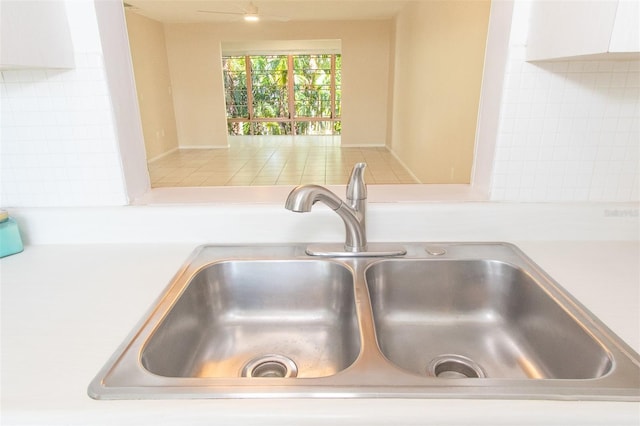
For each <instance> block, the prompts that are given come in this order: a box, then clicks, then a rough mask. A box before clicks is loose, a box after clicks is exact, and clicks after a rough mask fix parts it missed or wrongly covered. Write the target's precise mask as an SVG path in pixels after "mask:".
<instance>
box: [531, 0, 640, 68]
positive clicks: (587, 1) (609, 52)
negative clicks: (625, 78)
mask: <svg viewBox="0 0 640 426" xmlns="http://www.w3.org/2000/svg"><path fill="white" fill-rule="evenodd" d="M530 16H531V20H530V22H529V36H528V40H527V60H528V61H541V60H552V59H638V58H640V53H639V52H640V32H639V30H638V28H639V26H640V0H584V1H577V0H533V1H532V4H531V15H530Z"/></svg>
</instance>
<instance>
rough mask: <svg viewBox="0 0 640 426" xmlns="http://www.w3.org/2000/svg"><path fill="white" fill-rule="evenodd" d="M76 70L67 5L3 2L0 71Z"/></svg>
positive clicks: (45, 1) (45, 0)
mask: <svg viewBox="0 0 640 426" xmlns="http://www.w3.org/2000/svg"><path fill="white" fill-rule="evenodd" d="M73 66H74V54H73V43H72V41H71V33H70V31H69V22H68V20H67V12H66V8H65V3H64V1H59V0H58V1H51V0H29V1H25V0H0V69H21V68H73Z"/></svg>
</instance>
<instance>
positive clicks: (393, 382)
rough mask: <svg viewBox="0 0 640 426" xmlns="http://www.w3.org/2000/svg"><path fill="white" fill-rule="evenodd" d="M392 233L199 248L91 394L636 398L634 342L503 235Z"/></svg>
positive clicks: (639, 377) (638, 380)
mask: <svg viewBox="0 0 640 426" xmlns="http://www.w3.org/2000/svg"><path fill="white" fill-rule="evenodd" d="M402 245H403V246H404V247H405V248H406V251H407V253H406V255H403V256H398V257H339V258H315V257H310V256H308V255H307V254H306V253H305V246H304V245H298V244H291V245H258V246H250V247H249V246H245V247H241V246H203V247H199V248H198V249H196V251H195V252H194V253H193V254H192V256H191V257H190V259H189V260H188V261H187V262H186V264H185V266H184V267H183V268H182V269H181V270H180V271H179V272H178V273H177V275H176V276H175V278H174V279H173V281H172V282H171V283H170V285H169V286H168V287H167V289H166V291H165V293H164V294H163V295H162V296H161V297H160V298H159V299H158V302H157V304H156V305H155V306H154V307H153V308H152V309H151V310H150V312H149V313H148V315H147V316H146V317H145V318H144V320H143V321H142V322H141V324H140V325H139V326H138V327H137V328H136V329H134V330H133V332H132V333H131V335H130V336H129V338H128V339H127V340H126V341H125V342H124V343H123V344H122V346H121V347H120V348H119V349H118V350H117V351H116V353H115V354H114V355H113V356H112V357H111V359H110V360H109V361H108V362H107V364H106V365H105V366H104V368H103V369H102V370H101V371H100V372H99V373H98V375H97V376H96V378H95V379H94V380H93V382H92V383H91V384H90V386H89V395H90V396H92V397H93V398H98V399H139V398H236V397H339V398H349V397H363V398H379V397H402V398H504V399H517V398H527V399H575V400H621V401H624V400H627V401H628V400H631V401H637V400H640V390H639V389H640V357H639V356H638V354H637V353H635V352H634V351H633V350H632V349H631V348H629V347H628V346H627V345H626V344H625V343H624V342H622V341H621V340H620V339H619V338H618V337H617V336H615V335H614V334H613V333H612V332H611V331H610V330H609V329H607V328H606V326H604V325H603V324H602V323H601V322H600V321H599V320H598V319H597V318H595V317H594V316H593V314H591V313H589V312H588V311H587V310H586V309H585V308H584V307H583V306H582V305H580V303H579V302H577V301H576V300H575V299H574V298H572V297H571V296H570V295H569V294H567V292H566V291H565V290H563V289H562V288H561V287H560V286H559V285H558V284H557V283H556V282H554V281H553V280H552V279H551V278H550V277H549V276H547V275H546V274H545V273H544V272H543V271H542V270H541V269H540V268H539V267H538V266H537V265H535V264H534V263H533V262H532V261H531V260H530V259H529V258H527V257H526V256H525V255H524V254H523V253H522V252H521V251H520V250H518V249H517V248H516V247H514V246H512V245H509V244H504V243H438V244H427V243H409V244H402Z"/></svg>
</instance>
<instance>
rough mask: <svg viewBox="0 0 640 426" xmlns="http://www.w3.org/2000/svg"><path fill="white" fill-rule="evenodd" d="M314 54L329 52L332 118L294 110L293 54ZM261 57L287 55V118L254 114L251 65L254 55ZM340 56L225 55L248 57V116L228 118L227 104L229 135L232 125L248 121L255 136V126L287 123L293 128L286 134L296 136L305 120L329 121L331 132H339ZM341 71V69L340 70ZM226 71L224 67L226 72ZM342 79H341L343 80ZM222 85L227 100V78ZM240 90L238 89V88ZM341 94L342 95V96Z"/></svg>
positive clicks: (245, 58)
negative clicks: (300, 113) (338, 67)
mask: <svg viewBox="0 0 640 426" xmlns="http://www.w3.org/2000/svg"><path fill="white" fill-rule="evenodd" d="M312 55H327V56H330V66H331V69H330V86H329V90H330V113H329V117H324V116H317V117H310V116H298V115H297V113H296V109H295V79H294V57H296V56H312ZM259 56H287V91H288V100H287V101H288V117H257V116H256V114H255V108H254V93H253V74H254V73H253V69H252V67H251V58H252V57H259ZM338 56H341V54H339V53H320V54H312V53H300V54H287V55H278V54H263V55H223V56H222V60H223V61H224V60H225V58H244V60H245V72H246V90H247V104H248V105H247V117H229V115H228V109H227V105H225V110H227V129H228V132H229V133H228V134H229V135H234V133H231V129H232V126H233V124H236V123H237V125H240V126H244V124H245V123H248V124H249V126H248V127H249V133H248V134H249V135H252V136H253V135H255V134H256V132H255V125H256V124H258V123H284V124H287V123H288V124H289V126H288V128H289V129H290V133H286V134H287V135H292V136H295V135H296V134H299V133H298V132H297V127H298V126H297V124H299V123H304V122H328V123H330V128H331V133H330V134H331V135H339V134H340V131H339V130H337V129H338V128H340V127H341V126H336V124H339V123H340V122H341V121H342V117H341V114H339V113H338V111H341V110H342V108H338V102H339V100H338V97H337V95H336V93H337V90H341V89H342V85H341V84H337V82H336V69H337V67H336V65H337V60H336V58H337V57H338ZM339 71H340V72H342V70H341V69H340V70H339ZM225 72H226V71H224V69H223V74H224V73H225ZM340 80H342V79H340ZM223 85H224V91H225V103H226V99H227V86H226V77H225V78H223ZM236 90H237V89H236ZM341 97H342V94H341V95H340V98H341Z"/></svg>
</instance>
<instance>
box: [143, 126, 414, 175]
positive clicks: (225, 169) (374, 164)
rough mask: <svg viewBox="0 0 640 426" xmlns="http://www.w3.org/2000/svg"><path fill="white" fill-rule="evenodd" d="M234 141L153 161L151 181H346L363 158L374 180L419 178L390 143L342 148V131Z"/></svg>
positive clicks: (258, 137) (257, 137) (244, 138)
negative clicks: (396, 157)
mask: <svg viewBox="0 0 640 426" xmlns="http://www.w3.org/2000/svg"><path fill="white" fill-rule="evenodd" d="M229 143H230V146H229V148H219V149H181V150H178V151H174V152H172V153H171V154H169V155H167V156H165V157H162V158H160V159H158V160H156V161H153V162H151V163H149V165H148V166H149V175H150V177H151V186H152V187H153V188H159V187H176V186H249V185H251V186H254V185H299V184H306V183H314V184H319V185H334V184H346V182H347V180H348V178H349V174H350V172H351V168H352V167H353V165H354V164H355V163H357V162H362V161H364V162H366V163H367V169H366V172H365V180H366V182H367V183H369V184H376V183H377V184H392V183H418V182H417V181H416V180H415V179H414V178H413V177H412V176H411V174H410V173H409V172H408V171H407V170H406V169H405V168H404V167H403V166H402V165H401V164H400V163H399V162H398V161H397V160H396V159H395V157H394V156H393V155H391V153H390V152H389V151H388V150H387V149H386V148H342V147H340V137H339V136H296V137H287V136H252V137H251V136H234V137H232V138H230V142H229Z"/></svg>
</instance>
